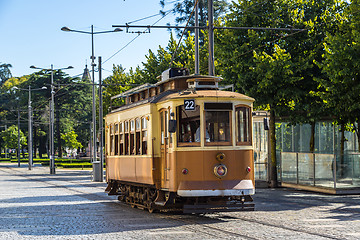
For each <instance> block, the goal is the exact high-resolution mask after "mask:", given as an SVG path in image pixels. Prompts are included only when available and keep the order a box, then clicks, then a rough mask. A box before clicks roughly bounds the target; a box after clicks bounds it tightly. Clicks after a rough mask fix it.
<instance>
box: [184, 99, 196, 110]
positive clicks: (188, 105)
mask: <svg viewBox="0 0 360 240" xmlns="http://www.w3.org/2000/svg"><path fill="white" fill-rule="evenodd" d="M184 108H185V111H194V110H195V100H194V99H191V100H184Z"/></svg>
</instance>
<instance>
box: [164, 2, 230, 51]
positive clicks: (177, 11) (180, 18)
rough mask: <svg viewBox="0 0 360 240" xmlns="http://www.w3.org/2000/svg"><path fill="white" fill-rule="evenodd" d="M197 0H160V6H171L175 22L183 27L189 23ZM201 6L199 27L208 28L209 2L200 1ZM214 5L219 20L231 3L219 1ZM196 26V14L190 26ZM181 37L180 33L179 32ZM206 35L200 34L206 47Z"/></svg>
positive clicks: (201, 41)
mask: <svg viewBox="0 0 360 240" xmlns="http://www.w3.org/2000/svg"><path fill="white" fill-rule="evenodd" d="M195 2H196V0H195V1H194V0H184V1H178V0H177V1H172V2H167V1H166V0H160V5H161V6H162V7H163V8H164V7H165V6H169V5H171V8H172V13H173V14H174V15H175V16H176V18H175V21H176V23H178V24H179V25H181V26H185V24H186V23H187V21H188V18H189V17H190V14H191V12H192V11H193V9H194V4H195ZM198 4H199V26H206V24H207V15H208V11H207V9H208V1H207V0H198ZM213 5H214V17H215V18H218V17H221V16H224V15H225V14H226V13H227V11H228V8H229V3H228V1H226V0H218V1H213ZM163 14H165V13H164V12H163ZM194 25H195V14H193V15H192V17H191V19H190V21H189V26H194ZM193 32H194V31H193V30H191V31H189V32H186V33H185V35H186V36H187V37H189V36H190V33H193ZM178 33H179V35H180V31H178ZM204 40H205V34H204V32H200V45H204V44H205V42H204Z"/></svg>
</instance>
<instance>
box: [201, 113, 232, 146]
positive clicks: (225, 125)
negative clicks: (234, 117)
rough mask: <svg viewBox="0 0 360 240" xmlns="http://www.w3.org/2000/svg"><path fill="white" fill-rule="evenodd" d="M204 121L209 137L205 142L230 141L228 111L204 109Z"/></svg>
mask: <svg viewBox="0 0 360 240" xmlns="http://www.w3.org/2000/svg"><path fill="white" fill-rule="evenodd" d="M205 122H206V125H205V127H206V131H207V132H208V133H209V137H210V141H205V142H227V143H229V142H230V139H231V134H230V133H231V131H230V130H231V129H230V126H231V124H230V111H206V112H205Z"/></svg>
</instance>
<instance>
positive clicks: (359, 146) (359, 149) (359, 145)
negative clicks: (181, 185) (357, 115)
mask: <svg viewBox="0 0 360 240" xmlns="http://www.w3.org/2000/svg"><path fill="white" fill-rule="evenodd" d="M356 123H357V124H356ZM359 127H360V120H358V121H357V122H355V123H354V130H355V133H356V137H357V140H358V152H360V132H359Z"/></svg>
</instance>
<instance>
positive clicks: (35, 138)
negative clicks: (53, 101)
mask: <svg viewBox="0 0 360 240" xmlns="http://www.w3.org/2000/svg"><path fill="white" fill-rule="evenodd" d="M36 133H37V128H36V126H34V158H36V146H37V140H38V139H37V134H36Z"/></svg>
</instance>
